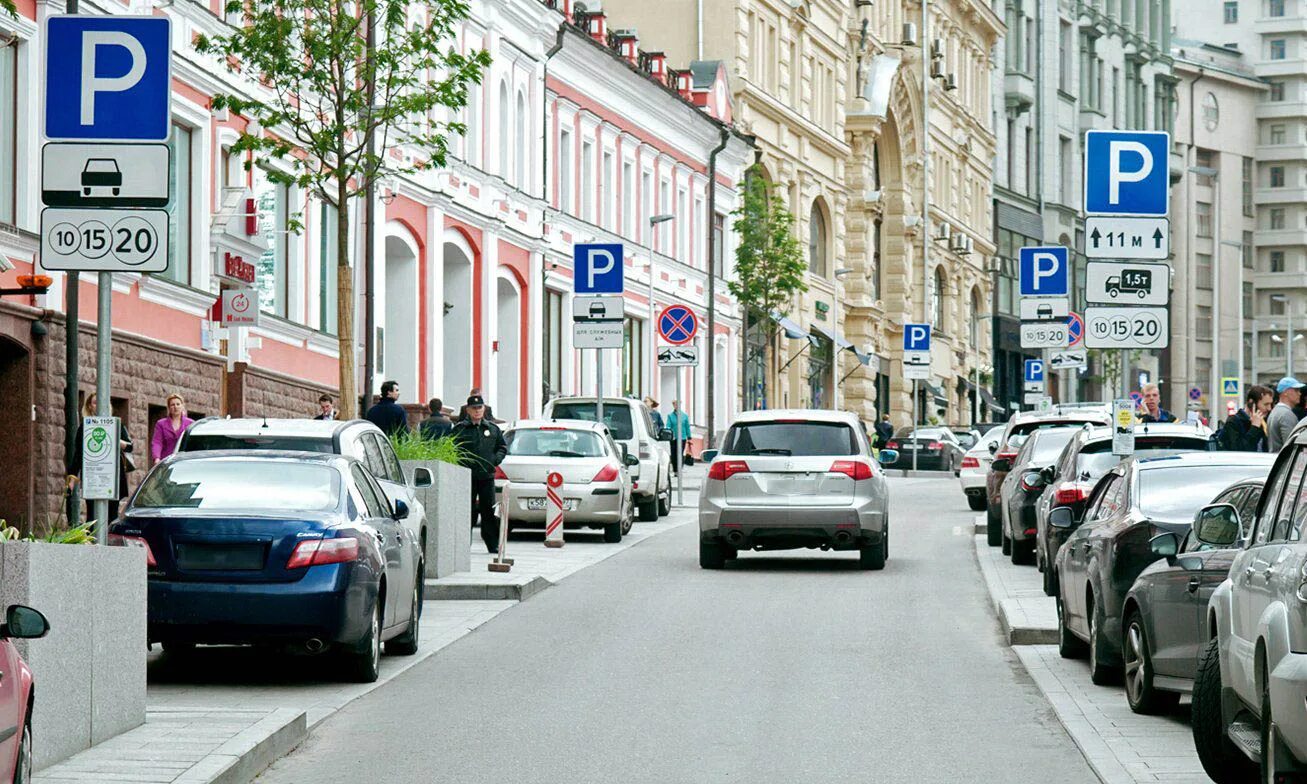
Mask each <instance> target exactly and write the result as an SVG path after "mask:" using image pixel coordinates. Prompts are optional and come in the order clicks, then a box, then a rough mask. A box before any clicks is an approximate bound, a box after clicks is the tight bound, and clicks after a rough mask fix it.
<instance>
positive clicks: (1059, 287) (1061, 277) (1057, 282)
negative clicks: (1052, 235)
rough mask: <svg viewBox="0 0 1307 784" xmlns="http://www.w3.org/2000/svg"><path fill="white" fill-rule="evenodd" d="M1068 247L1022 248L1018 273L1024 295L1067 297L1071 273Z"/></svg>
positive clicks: (1022, 294)
mask: <svg viewBox="0 0 1307 784" xmlns="http://www.w3.org/2000/svg"><path fill="white" fill-rule="evenodd" d="M1068 258H1069V254H1068V252H1067V249H1066V248H1062V247H1047V248H1022V249H1021V250H1020V251H1019V253H1018V259H1017V261H1018V273H1019V277H1020V281H1021V296H1023V297H1065V296H1066V295H1067V290H1068V287H1069V286H1068V283H1069V281H1070V275H1069V274H1068V269H1069V266H1070V265H1069V264H1068V263H1067V259H1068Z"/></svg>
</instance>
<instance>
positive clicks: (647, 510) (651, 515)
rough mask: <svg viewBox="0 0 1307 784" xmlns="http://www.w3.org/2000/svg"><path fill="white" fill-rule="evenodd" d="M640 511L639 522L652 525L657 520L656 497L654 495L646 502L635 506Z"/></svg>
mask: <svg viewBox="0 0 1307 784" xmlns="http://www.w3.org/2000/svg"><path fill="white" fill-rule="evenodd" d="M636 506H637V508H638V509H639V510H640V522H642V523H652V522H653V521H655V520H657V519H658V495H657V494H656V493H655V494H654V496H653V497H652V498H650V499H649V500H648V501H641V502H640V503H639V504H637V505H636Z"/></svg>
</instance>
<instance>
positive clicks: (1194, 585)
mask: <svg viewBox="0 0 1307 784" xmlns="http://www.w3.org/2000/svg"><path fill="white" fill-rule="evenodd" d="M1202 584H1203V581H1202V580H1199V579H1198V578H1197V577H1190V578H1189V588H1188V590H1189V593H1197V592H1198V586H1200V585H1202Z"/></svg>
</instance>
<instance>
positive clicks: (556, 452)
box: [549, 449, 585, 457]
mask: <svg viewBox="0 0 1307 784" xmlns="http://www.w3.org/2000/svg"><path fill="white" fill-rule="evenodd" d="M549 456H550V457H585V455H583V454H581V453H580V452H569V451H567V450H566V449H551V450H549Z"/></svg>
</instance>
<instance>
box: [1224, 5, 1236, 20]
mask: <svg viewBox="0 0 1307 784" xmlns="http://www.w3.org/2000/svg"><path fill="white" fill-rule="evenodd" d="M1238 21H1239V4H1238V3H1237V2H1227V3H1226V4H1225V23H1226V24H1235V23H1236V22H1238Z"/></svg>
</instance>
